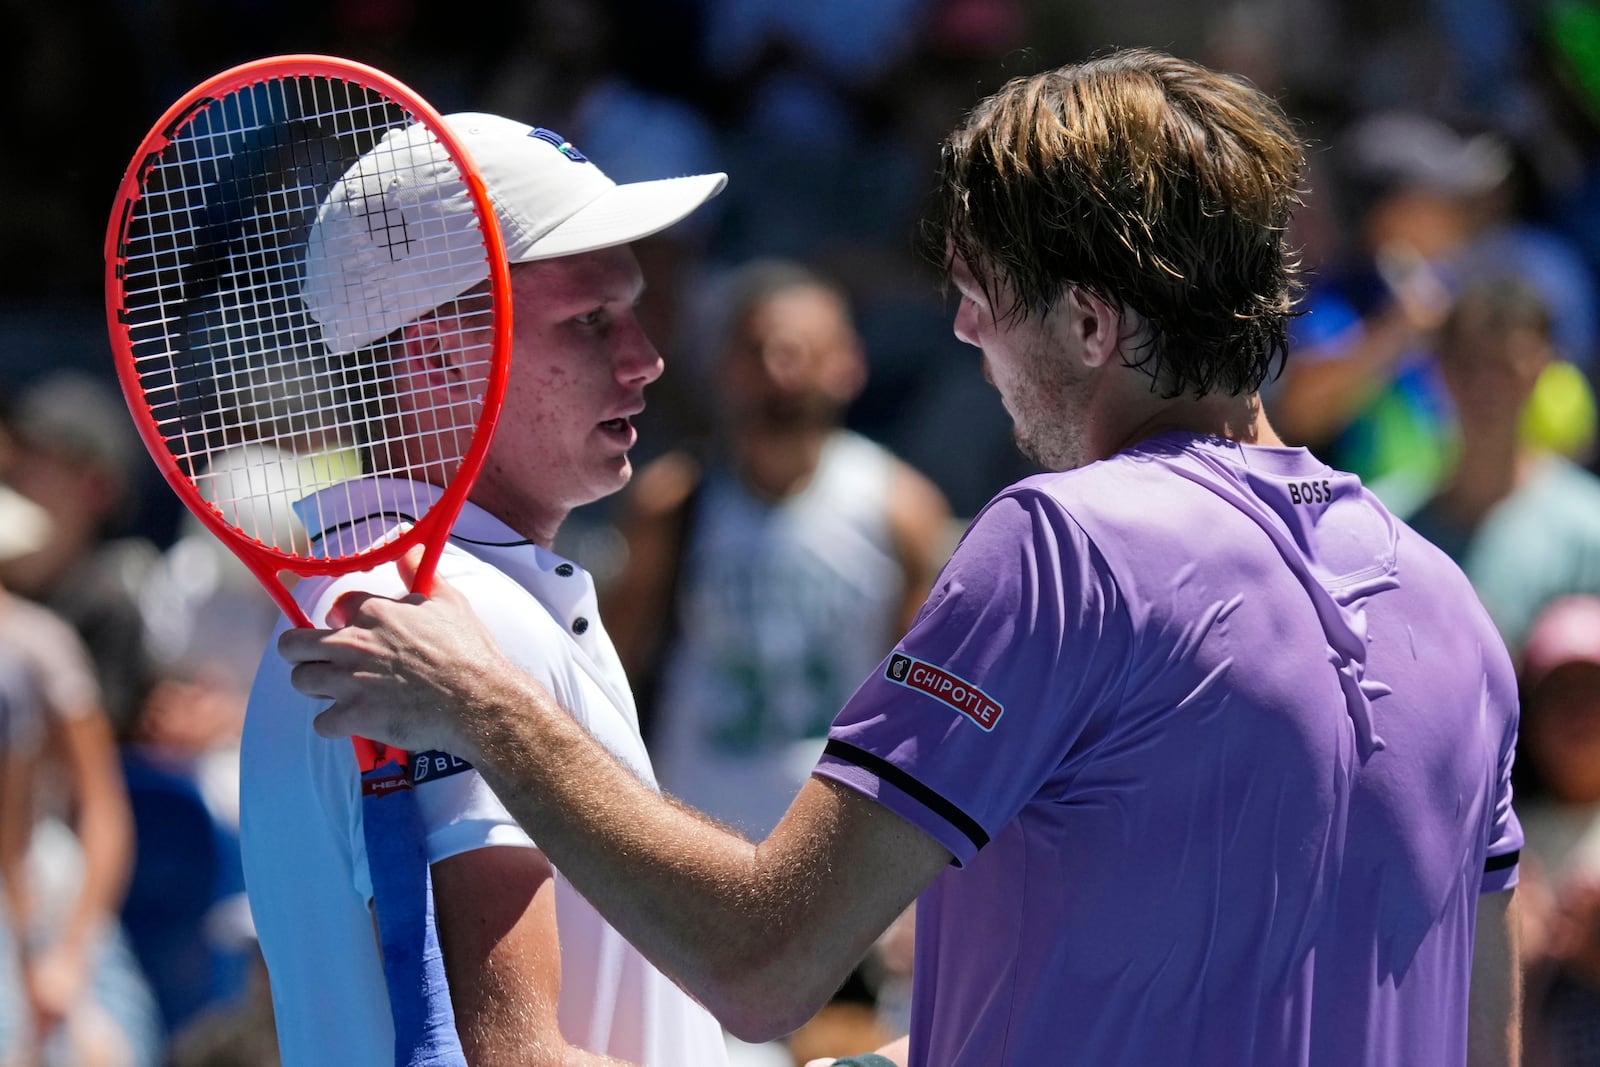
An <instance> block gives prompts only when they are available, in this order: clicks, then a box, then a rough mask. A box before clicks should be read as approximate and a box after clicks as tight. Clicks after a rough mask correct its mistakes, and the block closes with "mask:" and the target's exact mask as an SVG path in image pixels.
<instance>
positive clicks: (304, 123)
mask: <svg viewBox="0 0 1600 1067" xmlns="http://www.w3.org/2000/svg"><path fill="white" fill-rule="evenodd" d="M105 257H106V310H107V316H108V321H109V326H110V333H111V343H112V349H113V354H114V357H115V360H116V367H117V374H118V378H119V379H120V381H121V385H122V389H123V393H124V394H125V396H126V398H127V401H128V406H129V409H130V410H131V411H132V413H133V418H134V421H135V422H136V423H137V425H138V428H139V432H140V434H141V436H142V437H143V439H144V443H145V445H146V446H147V447H148V449H149V451H150V454H151V455H152V456H153V457H154V458H155V461H156V463H157V465H158V466H159V467H160V469H161V472H162V474H163V475H164V476H165V477H166V480H167V482H168V483H169V484H170V485H171V486H172V488H173V489H174V490H175V491H176V492H177V494H178V496H179V497H180V498H181V499H182V500H183V502H184V504H185V505H186V506H187V507H188V508H189V510H190V511H191V512H193V513H194V514H195V515H196V516H198V518H199V519H200V521H201V522H203V523H204V524H205V526H206V527H207V528H208V529H210V530H211V532H212V533H214V534H215V535H216V536H217V537H218V538H220V539H221V540H222V542H223V543H224V544H225V545H227V546H228V547H229V548H230V549H231V550H232V551H233V552H234V553H235V554H236V555H237V556H238V557H239V559H240V560H242V561H243V562H244V564H245V565H246V566H248V567H249V568H250V570H251V571H252V572H253V573H254V574H255V575H256V576H257V578H259V579H260V581H261V583H262V585H263V586H264V587H265V588H266V590H267V592H268V593H269V594H270V595H271V596H272V598H273V599H274V600H275V601H276V602H277V604H278V605H279V607H280V608H281V609H282V610H283V612H284V613H285V614H286V615H287V616H288V617H289V618H290V619H291V620H292V621H293V622H294V623H296V624H297V625H300V626H308V625H310V622H309V620H308V619H307V617H306V615H305V612H304V611H303V610H302V609H301V608H300V606H299V605H298V604H297V603H296V602H295V600H294V598H293V596H292V595H291V594H290V592H289V590H288V588H287V587H286V585H285V584H284V582H283V580H282V576H283V575H284V574H285V573H289V574H296V575H318V574H323V575H326V574H343V573H348V572H352V571H358V570H367V569H369V568H372V567H374V566H376V565H379V564H382V563H385V562H388V561H390V560H393V559H395V558H396V557H398V556H399V555H401V554H402V553H404V552H405V551H406V550H407V549H409V548H410V547H411V546H413V545H415V544H417V543H421V544H422V545H424V546H425V554H424V560H423V564H422V568H421V570H420V572H419V574H418V576H417V580H416V582H415V584H414V591H416V592H420V593H423V594H426V593H427V591H428V588H429V585H430V583H431V579H432V575H433V572H434V567H435V565H436V564H437V562H438V559H439V555H440V553H441V552H442V550H443V548H444V545H445V542H446V539H447V537H448V535H449V531H450V528H451V525H452V524H453V523H454V521H455V518H456V516H457V514H458V512H459V510H460V508H461V505H462V503H463V502H464V501H465V499H466V497H467V494H468V492H469V490H470V489H471V486H472V482H473V479H474V478H475V477H476V476H477V473H478V471H479V469H480V467H481V466H482V464H483V461H484V457H485V455H486V453H487V450H488V447H489V443H490V437H491V434H492V431H493V428H494V424H495V421H496V418H497V416H498V414H499V411H500V406H501V402H502V399H503V396H504V392H505V382H506V371H507V366H508V362H509V358H510V350H511V310H510V309H511V301H510V279H509V274H508V270H507V264H506V256H505V251H504V246H503V244H502V241H501V236H500V231H499V228H498V226H497V224H496V222H495V216H494V211H493V206H492V204H491V203H490V201H489V198H488V195H487V193H486V191H485V189H484V185H483V182H482V180H481V179H480V177H479V176H478V173H477V171H476V169H475V168H474V166H473V164H472V161H471V159H470V158H469V157H468V155H467V153H466V151H465V150H464V149H463V147H462V146H461V144H460V143H459V142H458V141H457V139H456V137H455V136H454V135H453V134H452V132H451V130H450V128H449V126H448V125H447V124H446V123H445V121H444V120H443V119H442V118H441V116H440V115H439V114H438V113H437V112H435V111H434V110H433V109H432V108H431V107H429V105H428V104H427V103H426V102H425V101H423V100H422V99H421V98H419V97H418V96H417V94H416V93H414V92H412V91H411V90H410V89H408V88H407V87H406V86H404V85H402V84H401V83H400V82H398V81H396V80H395V79H393V78H391V77H389V76H387V75H385V74H384V73H382V72H380V71H377V70H374V69H373V68H371V67H367V66H364V65H361V64H358V63H352V62H349V61H346V60H342V59H335V58H331V57H324V56H310V55H292V56H281V57H276V58H271V59H263V60H260V61H257V62H253V63H247V64H245V65H243V66H239V67H235V68H233V69H231V70H228V71H225V72H224V73H222V74H219V75H217V76H216V77H214V78H211V79H209V80H208V81H206V82H204V83H203V84H201V85H199V86H197V87H196V88H195V89H193V90H192V91H190V92H189V93H188V94H187V95H185V96H184V97H183V99H181V100H179V101H178V102H177V103H175V104H174V105H173V106H172V107H171V108H170V109H168V111H167V113H166V114H165V115H163V116H162V117H161V119H160V121H159V122H157V123H156V125H155V127H154V128H153V129H152V130H151V131H150V133H149V134H148V136H146V137H145V139H144V142H143V143H142V144H141V145H140V146H139V148H138V151H137V152H136V153H135V154H134V157H133V161H132V163H131V164H130V166H129V168H128V171H127V174H126V176H125V177H124V178H123V181H122V185H121V187H120V189H119V190H118V192H117V197H116V203H115V207H114V210H113V211H112V215H111V222H110V227H109V232H108V233H107V236H106V245H105ZM354 479H374V480H377V479H388V480H386V481H384V482H383V484H385V485H393V486H402V487H403V486H405V485H408V484H409V485H416V484H417V483H431V484H432V485H435V486H438V487H441V488H442V490H443V491H442V492H434V493H422V494H414V495H413V496H412V497H411V499H409V500H397V501H395V502H394V505H395V506H394V507H393V509H392V510H394V511H396V512H400V513H403V514H404V515H405V516H406V517H407V519H408V520H410V523H411V525H409V527H407V526H404V525H399V526H389V527H384V524H366V525H364V526H356V527H354V528H352V529H348V530H343V531H339V532H338V534H337V536H324V537H322V538H320V539H318V540H317V541H315V542H313V541H312V540H310V539H308V538H306V537H305V536H304V532H303V528H302V527H300V526H299V524H298V523H297V521H296V520H295V519H294V518H293V516H292V515H291V511H290V505H291V503H292V501H294V500H296V499H301V498H307V499H309V498H313V497H314V494H318V493H320V492H326V491H329V490H335V489H336V487H338V486H340V485H347V484H348V483H349V482H351V481H352V480H354ZM396 491H399V492H403V491H404V490H403V489H401V490H396ZM368 530H375V531H376V532H375V533H369V532H367V531H368ZM357 755H358V762H359V763H360V765H361V770H362V772H363V778H364V781H365V783H366V788H364V790H363V793H364V795H365V796H366V797H367V798H368V800H367V801H364V818H365V823H366V828H367V839H368V857H369V865H370V866H371V868H372V875H373V886H374V900H375V903H376V906H377V912H378V919H379V926H380V932H381V933H382V935H383V941H384V954H385V970H386V972H388V973H389V976H390V997H391V1005H392V1007H393V1008H394V1016H395V1023H396V1031H397V1032H396V1053H397V1055H396V1059H397V1062H399V1063H431V1062H457V1061H458V1059H459V1049H457V1050H456V1051H455V1052H454V1053H453V1054H451V1053H448V1052H445V1053H439V1052H437V1050H430V1043H431V1042H435V1040H436V1039H438V1040H442V1037H441V1035H439V1034H437V1033H435V1034H433V1035H432V1036H430V1035H429V1033H427V1032H423V1033H419V1034H408V1033H407V1032H406V1031H408V1030H413V1029H417V1030H421V1031H429V1028H432V1029H433V1030H438V1029H439V1027H440V1025H441V1024H440V1022H439V1020H438V1018H437V1017H431V1018H420V1019H419V1018H416V1017H415V1016H417V1014H418V1013H421V1014H423V1015H424V1016H426V1015H427V1014H428V1013H429V1012H434V1013H435V1015H436V1013H437V1010H438V1008H439V1006H438V1005H437V1004H433V1005H431V1006H430V1005H428V1004H420V1005H418V1004H413V1003H411V1002H410V1001H411V998H412V997H414V995H415V992H416V990H418V989H421V988H423V987H425V986H427V984H428V983H429V982H434V981H435V980H437V981H438V982H439V983H441V984H442V970H440V969H438V967H437V965H438V962H439V958H438V953H437V943H436V941H435V940H433V939H434V937H435V932H434V930H433V924H432V922H431V916H428V915H427V914H426V911H427V910H431V896H430V895H429V892H430V891H429V888H428V882H427V867H426V860H425V856H424V855H423V853H422V845H421V840H420V838H421V827H420V822H419V821H418V820H416V818H415V812H414V805H412V804H410V803H409V802H408V803H404V804H396V805H390V804H388V803H379V804H377V805H374V804H372V803H370V801H371V800H372V799H374V798H379V799H381V798H382V796H383V795H385V794H387V793H400V794H406V789H407V787H409V784H410V779H409V773H408V767H407V762H408V761H407V758H406V756H405V754H404V753H396V752H395V751H393V750H387V751H386V750H384V749H383V748H382V747H381V746H377V745H373V744H372V743H370V742H362V741H359V740H358V741H357ZM419 856H423V858H422V859H421V860H420V861H419V859H418V857H419ZM419 862H420V879H421V880H420V882H419V880H418V879H419ZM419 915H420V917H421V919H422V920H423V924H422V925H423V928H421V929H417V928H416V924H417V922H418V918H419ZM413 957H415V958H413ZM430 961H431V962H430ZM428 966H432V967H433V968H434V969H435V972H436V973H433V974H431V975H430V974H424V973H423V972H422V971H421V970H419V968H425V967H428ZM438 992H439V990H438V989H434V990H433V994H435V995H436V994H437V993H438ZM443 1009H444V1010H445V1011H448V1009H449V999H448V995H447V994H446V995H445V996H444V997H443ZM446 1029H448V1030H449V1033H448V1035H443V1036H447V1037H448V1038H449V1040H450V1041H454V1039H455V1038H454V1030H453V1024H452V1025H450V1026H448V1027H446ZM419 1048H420V1050H421V1051H419Z"/></svg>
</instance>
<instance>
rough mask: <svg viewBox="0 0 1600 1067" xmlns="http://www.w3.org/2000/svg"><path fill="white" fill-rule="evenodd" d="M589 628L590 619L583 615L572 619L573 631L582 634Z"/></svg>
mask: <svg viewBox="0 0 1600 1067" xmlns="http://www.w3.org/2000/svg"><path fill="white" fill-rule="evenodd" d="M587 629H589V620H588V619H586V618H584V617H583V616H582V615H579V616H578V617H577V618H576V619H573V620H572V632H573V633H575V634H581V633H583V632H584V631H585V630H587Z"/></svg>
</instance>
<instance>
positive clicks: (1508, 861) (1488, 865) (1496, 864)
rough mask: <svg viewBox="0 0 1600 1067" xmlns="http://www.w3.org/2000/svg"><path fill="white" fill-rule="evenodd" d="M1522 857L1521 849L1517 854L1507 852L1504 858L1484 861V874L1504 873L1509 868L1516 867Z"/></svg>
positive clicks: (1490, 858)
mask: <svg viewBox="0 0 1600 1067" xmlns="http://www.w3.org/2000/svg"><path fill="white" fill-rule="evenodd" d="M1521 856H1522V850H1521V849H1518V850H1517V851H1515V852H1507V853H1506V854H1505V855H1504V856H1490V857H1489V858H1488V859H1486V860H1484V861H1483V873H1484V874H1493V873H1494V872H1495V871H1503V870H1505V869H1506V868H1507V867H1515V866H1516V865H1517V860H1518V859H1520V858H1521Z"/></svg>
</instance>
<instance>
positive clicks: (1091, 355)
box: [1061, 285, 1123, 367]
mask: <svg viewBox="0 0 1600 1067" xmlns="http://www.w3.org/2000/svg"><path fill="white" fill-rule="evenodd" d="M1061 311H1062V313H1063V318H1064V319H1065V321H1066V328H1067V329H1068V330H1069V331H1071V337H1072V339H1073V340H1074V341H1076V342H1078V346H1079V350H1080V351H1081V352H1082V353H1083V357H1082V358H1083V362H1084V365H1085V366H1088V367H1102V366H1106V365H1107V364H1110V363H1111V362H1113V361H1114V360H1115V359H1116V358H1117V354H1118V353H1119V352H1120V351H1121V350H1122V341H1123V337H1122V332H1123V321H1122V320H1123V315H1122V313H1121V312H1119V311H1117V309H1116V308H1114V307H1112V306H1111V305H1110V304H1108V303H1106V302H1105V301H1104V300H1102V299H1100V298H1099V297H1098V296H1096V295H1094V294H1093V293H1091V292H1089V290H1087V289H1084V288H1082V287H1081V286H1077V285H1069V286H1067V291H1066V295H1065V297H1064V298H1063V300H1062V307H1061Z"/></svg>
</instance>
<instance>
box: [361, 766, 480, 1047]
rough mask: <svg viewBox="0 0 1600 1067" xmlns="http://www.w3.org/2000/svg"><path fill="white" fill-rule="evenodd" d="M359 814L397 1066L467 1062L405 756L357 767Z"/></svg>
mask: <svg viewBox="0 0 1600 1067" xmlns="http://www.w3.org/2000/svg"><path fill="white" fill-rule="evenodd" d="M361 814H362V824H363V825H362V833H363V836H364V837H365V838H366V844H367V866H368V867H369V868H370V870H371V872H372V904H373V909H374V911H375V912H376V914H377V917H378V937H379V940H380V942H381V943H382V946H383V977H384V981H385V982H386V983H387V985H388V987H389V1010H390V1014H391V1015H392V1016H393V1017H394V1062H395V1067H466V1062H467V1059H466V1054H465V1053H464V1052H463V1051H462V1049H461V1039H460V1038H459V1037H458V1036H457V1034H456V1018H455V1011H454V1009H453V1008H452V1007H451V1005H450V986H449V984H448V982H447V981H446V980H445V973H444V954H443V952H442V951H441V950H440V948H439V931H438V928H437V926H436V925H435V923H434V910H433V880H432V879H431V878H430V877H429V875H428V856H427V850H426V848H425V847H424V844H423V836H424V832H423V826H422V816H421V814H420V813H419V812H418V811H417V805H416V799H415V797H414V796H413V795H412V792H411V781H410V770H409V768H408V767H407V766H406V765H405V763H404V762H403V761H396V760H391V761H390V762H387V763H385V764H383V765H382V766H380V767H377V768H374V769H373V770H370V771H366V772H364V773H363V774H362V775H361Z"/></svg>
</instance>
